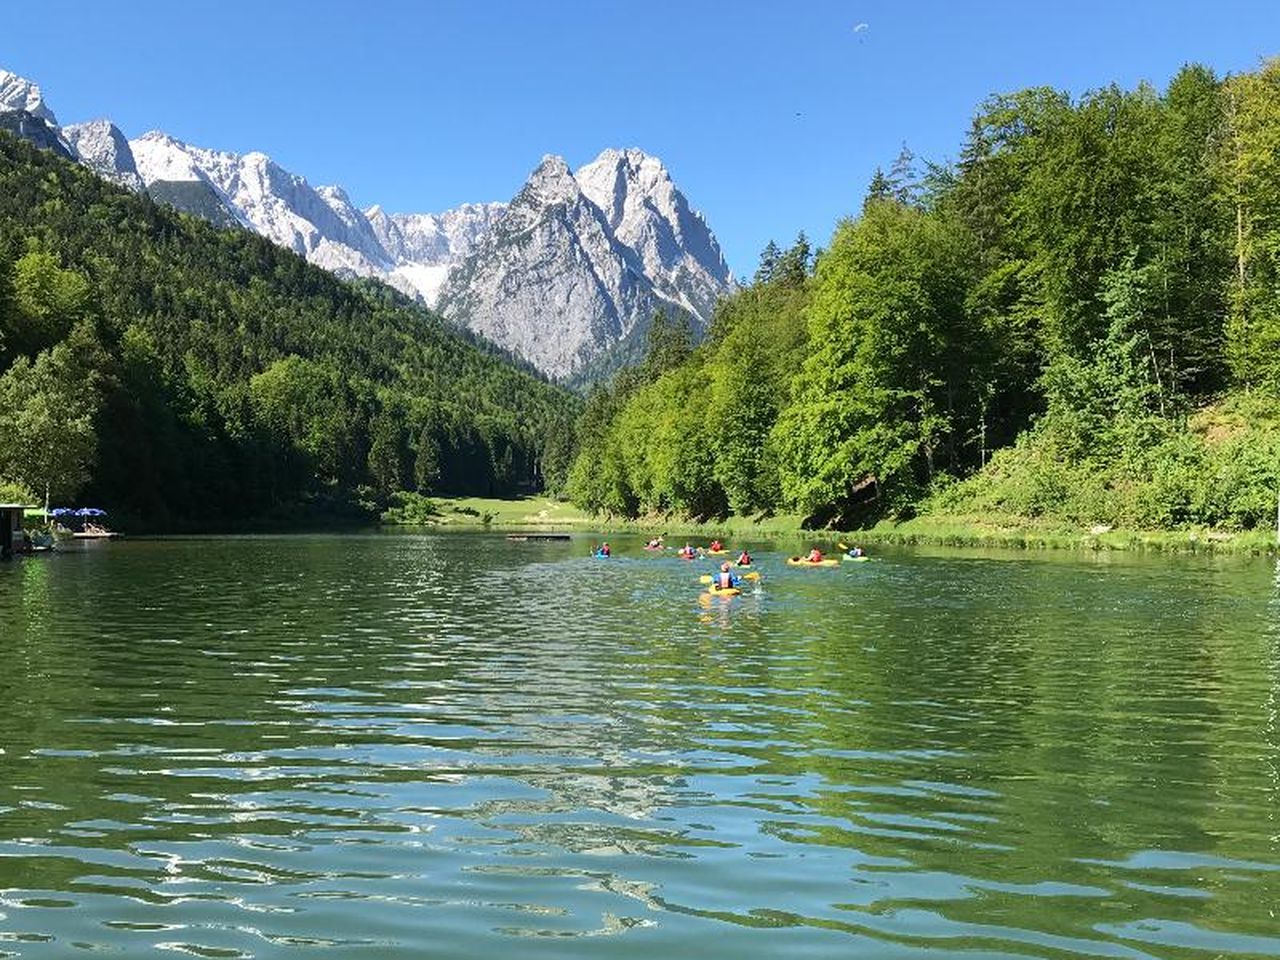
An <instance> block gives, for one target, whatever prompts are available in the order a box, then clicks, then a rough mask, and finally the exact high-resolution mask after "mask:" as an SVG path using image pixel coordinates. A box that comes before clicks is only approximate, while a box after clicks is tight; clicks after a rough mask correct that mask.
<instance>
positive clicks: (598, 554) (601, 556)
mask: <svg viewBox="0 0 1280 960" xmlns="http://www.w3.org/2000/svg"><path fill="white" fill-rule="evenodd" d="M591 555H592V556H593V557H595V558H596V559H597V560H608V559H609V557H610V554H607V553H601V552H600V551H599V550H596V551H595V552H593V553H592V554H591Z"/></svg>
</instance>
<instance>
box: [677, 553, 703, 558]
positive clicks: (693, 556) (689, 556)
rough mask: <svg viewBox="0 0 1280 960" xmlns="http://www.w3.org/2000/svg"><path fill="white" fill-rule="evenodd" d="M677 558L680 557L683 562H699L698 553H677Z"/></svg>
mask: <svg viewBox="0 0 1280 960" xmlns="http://www.w3.org/2000/svg"><path fill="white" fill-rule="evenodd" d="M676 556H677V557H679V558H680V559H681V560H697V559H698V555H697V554H696V553H677V554H676Z"/></svg>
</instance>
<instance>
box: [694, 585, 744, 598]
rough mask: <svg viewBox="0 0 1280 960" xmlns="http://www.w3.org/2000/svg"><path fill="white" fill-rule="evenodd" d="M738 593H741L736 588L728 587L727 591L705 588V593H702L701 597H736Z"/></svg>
mask: <svg viewBox="0 0 1280 960" xmlns="http://www.w3.org/2000/svg"><path fill="white" fill-rule="evenodd" d="M740 593H742V591H741V590H739V589H738V588H737V587H729V588H728V589H727V590H721V589H720V588H718V587H707V592H706V593H704V594H703V596H704V597H736V596H737V595H738V594H740Z"/></svg>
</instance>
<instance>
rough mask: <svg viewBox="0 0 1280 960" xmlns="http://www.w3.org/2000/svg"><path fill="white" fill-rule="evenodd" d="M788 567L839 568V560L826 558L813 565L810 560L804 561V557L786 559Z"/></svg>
mask: <svg viewBox="0 0 1280 960" xmlns="http://www.w3.org/2000/svg"><path fill="white" fill-rule="evenodd" d="M787 566H788V567H838V566H840V560H839V558H836V559H832V558H831V557H827V558H826V559H825V560H819V561H818V562H817V563H814V562H813V561H812V560H806V559H805V558H804V557H787Z"/></svg>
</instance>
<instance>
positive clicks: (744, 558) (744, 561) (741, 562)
mask: <svg viewBox="0 0 1280 960" xmlns="http://www.w3.org/2000/svg"><path fill="white" fill-rule="evenodd" d="M738 566H740V567H749V566H751V554H749V553H747V551H745V550H743V551H742V552H741V553H740V554H738Z"/></svg>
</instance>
